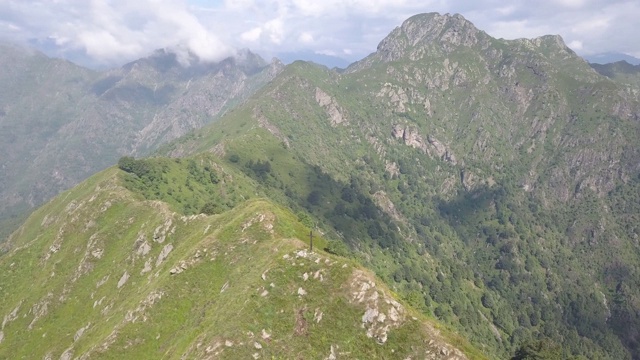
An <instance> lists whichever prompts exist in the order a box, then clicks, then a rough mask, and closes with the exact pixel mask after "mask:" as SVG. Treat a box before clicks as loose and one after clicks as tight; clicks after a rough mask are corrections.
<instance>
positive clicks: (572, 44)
mask: <svg viewBox="0 0 640 360" xmlns="http://www.w3.org/2000/svg"><path fill="white" fill-rule="evenodd" d="M567 46H569V48H571V49H572V50H574V51H580V50H582V47H583V44H582V41H580V40H573V41H571V42H570V43H569V44H567Z"/></svg>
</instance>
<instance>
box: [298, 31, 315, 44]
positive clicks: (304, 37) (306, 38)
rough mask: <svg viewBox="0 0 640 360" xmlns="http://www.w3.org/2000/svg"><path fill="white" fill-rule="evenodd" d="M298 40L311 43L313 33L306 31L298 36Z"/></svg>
mask: <svg viewBox="0 0 640 360" xmlns="http://www.w3.org/2000/svg"><path fill="white" fill-rule="evenodd" d="M298 41H299V42H301V43H303V44H311V43H313V35H311V33H308V32H306V31H305V32H303V33H301V34H300V36H298Z"/></svg>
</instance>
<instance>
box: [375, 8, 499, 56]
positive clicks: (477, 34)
mask: <svg viewBox="0 0 640 360" xmlns="http://www.w3.org/2000/svg"><path fill="white" fill-rule="evenodd" d="M487 38H488V36H487V35H486V34H485V33H484V32H483V31H480V30H478V28H476V27H475V25H473V23H471V22H470V21H468V20H467V19H465V18H464V17H463V16H462V15H460V14H454V15H450V14H444V15H442V14H439V13H425V14H418V15H414V16H412V17H410V18H408V19H407V20H405V21H404V22H403V23H402V25H401V26H400V27H397V28H396V29H394V30H393V31H392V32H391V34H389V36H387V37H386V38H385V39H384V40H382V41H381V42H380V44H379V45H378V53H379V54H380V55H381V56H382V59H383V60H384V61H393V60H396V59H398V58H400V57H403V56H404V55H406V54H407V50H409V49H413V48H416V47H420V48H423V47H430V48H431V47H434V48H439V49H441V50H442V51H444V52H446V53H449V52H451V51H453V50H454V49H455V48H458V47H459V46H473V45H475V44H478V43H479V42H481V41H483V40H485V39H487Z"/></svg>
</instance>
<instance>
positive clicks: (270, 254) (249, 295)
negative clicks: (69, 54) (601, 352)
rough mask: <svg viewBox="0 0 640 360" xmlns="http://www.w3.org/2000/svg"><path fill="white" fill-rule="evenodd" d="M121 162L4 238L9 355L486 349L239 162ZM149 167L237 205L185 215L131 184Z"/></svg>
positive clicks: (354, 354) (462, 354)
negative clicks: (321, 232) (342, 252)
mask: <svg viewBox="0 0 640 360" xmlns="http://www.w3.org/2000/svg"><path fill="white" fill-rule="evenodd" d="M121 167H123V168H126V169H128V170H129V171H132V172H131V173H125V172H124V171H121V170H119V169H116V168H110V169H107V170H105V171H103V172H101V173H99V174H97V175H95V176H93V177H91V178H89V179H88V180H86V181H84V182H82V183H81V184H80V185H78V186H76V187H75V188H74V189H72V190H70V191H67V192H65V193H63V194H61V195H60V196H58V197H56V198H55V199H54V200H52V201H51V202H49V203H48V204H46V205H45V206H43V207H41V208H40V209H38V210H37V211H35V212H34V213H33V214H32V215H31V216H30V217H29V219H28V221H27V222H26V223H25V224H24V225H23V226H22V227H21V228H20V230H18V231H17V232H16V233H14V234H13V235H12V237H11V239H10V240H9V242H7V243H5V244H4V248H3V250H4V255H2V256H1V257H0V264H1V266H2V268H3V269H5V271H3V272H2V273H1V274H0V283H1V284H2V287H0V293H1V296H2V299H3V301H2V302H1V304H0V314H2V316H3V317H4V318H3V319H4V320H3V322H2V328H1V329H0V357H1V358H44V359H54V358H55V359H57V358H60V359H72V358H73V359H78V358H79V359H86V358H92V359H94V358H131V359H133V358H135V359H146V358H149V359H158V358H165V359H184V358H199V359H211V358H224V359H238V358H255V359H258V358H274V357H275V358H288V359H292V358H309V359H319V358H328V359H337V358H398V357H399V358H407V357H426V358H430V359H458V360H462V359H485V357H483V356H482V355H481V354H480V353H479V352H478V350H475V349H474V348H473V347H471V346H470V345H468V343H466V342H465V341H464V340H463V339H460V338H459V337H457V336H456V335H455V334H453V333H452V332H450V331H449V330H447V329H445V328H442V327H441V326H440V325H438V324H437V323H436V322H435V321H434V320H433V319H429V318H427V317H425V316H424V315H422V314H420V313H419V312H417V311H415V310H414V309H412V308H410V307H409V306H407V304H405V303H404V302H403V301H401V300H399V299H397V297H396V295H395V294H394V293H393V292H392V291H391V290H390V289H389V288H388V287H387V286H385V285H384V283H382V282H381V281H380V280H379V279H377V278H376V277H375V275H374V274H372V273H371V271H369V270H366V269H364V268H362V267H361V266H360V265H358V264H357V263H356V262H354V261H352V260H348V259H345V258H342V257H339V256H335V255H332V254H329V253H326V252H324V251H322V250H318V248H320V249H321V248H322V247H324V246H326V240H325V239H324V238H322V237H319V236H317V235H316V238H315V239H314V245H315V246H316V248H315V249H314V250H310V249H309V247H308V244H307V243H305V242H303V241H301V239H305V238H308V237H307V236H308V233H309V228H307V227H306V226H305V225H303V224H302V223H301V222H300V221H299V220H298V217H297V216H295V215H294V214H292V213H291V212H290V211H289V210H287V209H285V208H283V207H281V206H279V205H277V204H275V203H273V202H272V201H270V200H268V199H264V198H260V196H264V193H263V191H261V190H260V189H259V188H257V187H256V183H255V182H254V181H252V180H251V179H249V178H248V177H247V176H246V175H244V174H243V173H242V172H239V171H237V170H236V169H234V168H233V167H230V166H227V165H226V164H224V163H220V162H219V160H216V159H215V158H213V157H212V156H208V155H205V156H199V157H196V158H192V159H184V160H180V159H177V160H169V159H152V160H148V161H136V160H130V162H127V161H126V159H125V161H121ZM143 167H145V168H146V170H147V171H149V172H150V173H154V177H153V179H156V180H160V182H161V183H164V181H165V180H166V181H167V182H168V183H170V184H171V185H172V186H176V187H178V186H179V187H180V192H181V193H183V194H182V195H194V194H195V193H197V192H198V191H200V190H207V191H211V192H213V193H216V194H218V195H219V196H222V197H225V200H226V202H227V203H231V202H235V203H234V206H233V207H232V208H231V209H228V210H223V211H219V212H218V213H217V214H216V215H211V216H207V215H204V214H200V215H191V216H185V215H183V214H181V213H177V212H175V211H174V209H175V208H176V207H175V206H174V205H173V204H171V203H166V202H162V201H158V200H145V199H143V198H142V196H141V195H142V194H140V193H137V192H134V191H131V190H128V186H127V185H126V184H127V183H130V182H132V181H133V182H138V181H141V180H144V181H149V182H153V181H154V180H152V177H149V176H146V175H143V176H142V177H139V176H138V175H136V174H139V172H138V171H140V169H141V168H143ZM214 179H215V180H214ZM183 189H184V192H183V191H182V190H183ZM190 189H193V193H192V192H191V190H190ZM255 193H258V194H259V196H256V195H254V194H255ZM240 197H242V198H246V200H241V199H240ZM191 199H192V200H197V199H198V197H197V196H196V197H192V198H191ZM219 205H221V204H219ZM36 234H39V235H37V240H36V241H34V238H33V236H34V235H36Z"/></svg>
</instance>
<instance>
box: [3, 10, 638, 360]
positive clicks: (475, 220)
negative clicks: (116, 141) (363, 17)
mask: <svg viewBox="0 0 640 360" xmlns="http://www.w3.org/2000/svg"><path fill="white" fill-rule="evenodd" d="M162 55H166V54H162ZM158 56H159V55H158ZM160 58H163V57H160ZM153 59H155V58H154V57H151V58H150V59H146V60H141V61H139V62H136V63H134V64H133V65H128V66H125V67H123V68H122V69H120V70H117V71H116V72H127V71H129V72H127V74H129V73H130V72H131V71H132V70H131V69H135V68H136V67H143V66H151V67H152V68H154V69H158V70H157V71H158V72H161V70H159V69H163V68H164V67H163V66H162V64H163V61H155V60H153ZM61 66H62V65H61ZM66 66H72V65H69V64H67V65H66ZM173 68H174V69H181V70H180V71H177V70H176V72H178V73H180V72H181V71H195V72H196V73H197V71H198V70H185V68H178V67H173ZM259 68H260V69H262V70H259V71H258V70H256V72H255V74H261V76H259V78H260V79H262V82H259V83H258V82H256V83H255V85H254V86H253V87H251V88H252V89H254V91H253V92H252V94H251V95H249V94H247V95H246V96H244V97H242V98H241V99H242V101H238V102H237V106H234V107H233V108H229V109H228V110H227V111H224V114H223V115H221V116H219V117H217V118H216V120H217V121H215V122H211V121H200V122H197V121H198V114H199V113H198V111H200V110H193V108H192V107H194V106H195V109H199V108H200V107H201V106H202V107H206V106H210V103H209V101H211V99H209V100H207V99H202V100H199V101H193V98H194V97H196V95H197V94H201V93H202V90H199V91H197V92H194V93H193V94H192V95H191V96H190V97H181V98H179V99H182V100H180V101H182V102H179V101H178V100H176V101H178V102H175V103H174V106H173V107H172V106H167V107H166V108H165V110H163V111H167V113H166V114H167V115H166V117H165V119H167V122H163V121H161V120H158V122H157V124H165V125H164V126H159V127H160V128H162V129H175V127H173V125H169V124H175V123H174V122H173V121H171V119H180V114H185V115H184V117H183V118H182V119H183V120H182V122H183V123H191V122H192V121H193V122H194V123H193V125H192V126H190V127H188V128H189V129H195V128H197V127H200V126H202V125H204V123H205V122H206V123H209V122H211V123H210V124H208V125H205V126H204V127H202V128H200V129H197V130H194V131H192V132H190V133H189V134H188V135H187V136H183V137H178V136H179V135H182V134H179V133H178V132H175V133H173V132H171V131H169V130H166V131H163V130H160V131H150V132H144V131H140V130H139V132H138V133H137V135H136V137H135V138H133V139H131V140H130V142H129V143H127V144H128V145H127V146H128V147H126V151H115V152H114V154H113V156H114V158H115V159H117V158H118V157H119V156H122V155H136V156H140V155H145V154H152V157H150V158H144V159H135V158H133V157H129V156H125V157H121V158H120V160H119V162H118V166H117V167H112V168H109V169H107V170H105V171H102V172H100V173H98V174H96V175H94V176H92V177H91V178H89V179H88V180H86V181H84V182H83V183H81V184H80V185H78V186H77V187H75V188H74V189H72V190H70V191H67V192H65V193H63V194H61V195H59V196H57V197H56V198H55V199H54V200H53V201H52V202H50V203H48V204H47V205H45V206H44V207H42V208H40V209H39V210H37V211H36V212H34V213H33V214H32V215H31V216H30V217H29V219H28V220H27V221H26V222H25V223H24V224H23V225H22V226H21V227H20V228H19V229H18V230H17V231H16V232H14V233H13V234H12V235H11V237H10V238H9V240H8V241H7V242H6V243H5V244H4V246H3V251H4V255H1V256H0V263H1V264H2V267H3V268H7V269H10V271H8V272H6V273H5V274H3V275H2V276H3V280H2V282H1V283H2V284H10V285H6V286H3V287H2V290H0V291H2V292H3V297H4V298H6V299H9V300H8V301H5V302H3V304H2V305H0V315H2V314H4V316H5V321H4V322H3V326H2V333H0V334H2V336H1V337H0V338H4V343H0V351H6V352H5V354H9V353H20V354H22V353H25V351H28V350H29V351H30V349H32V348H33V349H37V352H38V353H39V354H40V355H38V356H39V357H43V356H44V357H46V356H49V358H53V357H54V356H55V357H58V356H60V357H63V358H65V359H70V358H76V357H77V358H89V357H91V358H93V357H118V356H129V357H137V356H138V355H137V354H148V355H146V356H149V357H158V356H160V357H162V356H164V357H170V358H178V357H181V356H182V357H199V358H204V357H207V356H210V357H211V358H214V357H216V356H218V357H230V358H233V357H243V356H245V357H246V356H258V357H262V356H276V357H278V356H279V357H284V358H291V357H299V358H334V359H335V358H364V357H367V358H368V357H381V358H406V357H411V358H413V357H427V358H429V356H431V358H452V359H453V358H464V357H467V358H483V357H485V356H486V357H487V358H515V359H525V358H528V357H526V356H529V355H530V356H534V355H535V354H534V353H537V354H538V355H539V356H538V355H536V356H538V357H537V358H549V359H553V358H589V359H592V358H597V359H637V358H640V348H639V344H640V332H638V329H640V290H638V289H640V273H638V270H637V269H638V265H639V264H640V242H639V241H638V236H639V235H638V232H639V231H640V229H639V228H638V225H637V224H638V223H640V222H639V220H640V207H639V205H638V204H640V153H639V150H640V149H639V146H638V145H639V144H638V139H639V138H640V136H639V135H640V101H639V98H638V91H639V90H640V87H639V85H638V82H637V80H636V79H635V77H634V76H635V72H636V69H635V68H633V67H631V68H629V66H627V65H625V64H622V63H619V64H613V65H609V66H596V65H595V64H589V63H587V62H586V61H585V60H583V59H582V58H580V57H579V56H578V55H576V54H575V53H574V52H573V51H572V50H571V49H569V48H568V47H567V46H566V45H565V44H564V42H563V40H562V38H560V37H559V36H543V37H540V38H535V39H518V40H503V39H495V38H492V37H490V36H489V35H487V34H486V33H485V32H483V31H481V30H479V29H477V28H476V27H475V26H474V25H473V24H472V23H470V22H469V21H467V20H466V19H464V17H462V16H461V15H449V14H446V15H441V14H435V13H431V14H420V15H416V16H414V17H411V18H409V19H407V20H406V21H405V22H403V23H402V25H401V26H399V27H398V28H396V29H395V30H394V31H392V32H391V33H390V34H389V35H388V36H387V37H386V38H385V39H383V40H382V41H381V42H380V44H379V45H378V48H377V51H376V52H374V53H372V54H371V55H369V56H368V57H366V58H364V59H362V60H360V61H357V62H355V63H353V64H351V65H350V66H349V67H347V68H346V69H344V70H343V71H335V70H330V69H327V68H326V67H323V66H319V65H316V64H313V63H308V62H302V61H298V62H294V63H292V64H290V65H287V66H286V67H281V66H278V64H277V63H272V64H271V65H266V64H264V63H262V65H261V67H259ZM127 69H129V70H127ZM187 69H188V68H187ZM162 74H164V75H162V76H160V75H158V77H157V78H156V79H161V80H163V81H166V82H165V83H160V80H156V81H158V84H160V85H159V87H158V88H154V91H153V92H152V93H151V94H153V96H154V97H151V95H149V94H150V93H149V92H148V91H145V90H139V89H138V88H137V87H135V86H134V87H133V89H131V87H126V86H121V87H120V86H116V87H115V89H116V90H113V89H114V85H113V84H111V83H110V81H113V80H109V79H111V77H113V76H115V78H113V79H117V77H118V76H119V75H113V74H111V75H104V74H103V75H101V76H102V78H101V79H102V80H101V81H102V83H101V84H104V88H106V89H109V90H105V91H104V92H101V91H102V87H100V86H98V87H97V88H96V87H95V84H99V83H100V82H97V81H94V82H92V84H93V86H94V87H92V91H93V94H94V95H91V96H96V97H98V98H101V97H103V96H105V94H109V93H110V91H113V92H112V93H111V95H108V96H111V97H112V98H113V99H119V100H118V101H120V102H122V103H126V102H125V99H126V100H128V101H129V102H130V103H131V106H130V107H128V108H127V107H121V108H118V109H120V110H118V111H122V113H125V110H124V109H129V110H135V111H140V113H142V114H147V113H146V112H144V111H145V110H144V109H145V107H144V106H142V107H139V106H134V105H133V104H134V101H135V104H144V103H145V101H146V102H150V100H149V99H150V98H153V99H157V98H156V97H155V96H160V97H161V96H163V95H161V94H163V91H162V88H163V86H171V85H170V84H173V83H175V82H176V81H178V80H176V79H179V78H182V79H183V80H182V81H183V84H184V79H186V78H187V77H189V76H191V77H195V75H189V76H186V77H185V76H183V77H181V76H177V75H167V74H166V73H162ZM265 74H268V75H269V76H268V75H265ZM621 74H631V75H629V76H622V75H621ZM89 75H90V74H89ZM89 75H87V76H89ZM171 76H175V77H171ZM254 76H256V75H254ZM191 77H189V78H191ZM125 78H126V76H125V77H123V78H122V79H125ZM122 79H118V80H117V81H116V83H117V84H120V81H122ZM170 80H171V81H170ZM136 81H140V82H139V83H144V84H150V83H151V82H142V81H141V80H136ZM208 81H211V79H209V80H207V81H204V80H203V81H202V83H201V84H202V85H201V86H202V87H203V88H206V86H207V85H206V84H207V83H208ZM139 83H138V84H139ZM186 83H187V84H188V80H187V81H186ZM163 84H164V85H163ZM174 86H175V85H174ZM184 86H185V87H187V85H184ZM190 86H193V85H190ZM190 86H189V87H190ZM146 88H147V89H150V87H149V86H147V87H146ZM136 89H137V90H139V91H137V90H136ZM158 89H160V91H158ZM98 93H100V95H98ZM70 101H71V100H70ZM166 103H168V102H164V104H166ZM140 109H143V110H140ZM168 109H171V111H169V110H168ZM220 109H222V107H220ZM114 111H115V110H114ZM49 112H50V111H49ZM218 113H220V110H218V112H216V114H218ZM209 116H210V118H211V120H213V117H214V116H213V115H209ZM112 118H116V119H117V118H118V117H117V116H110V117H108V119H112ZM122 118H123V119H124V118H125V117H124V116H122ZM131 118H133V119H137V118H136V117H135V116H134V115H131ZM139 118H140V119H142V118H145V119H147V118H148V117H144V116H142V115H140V117H139ZM122 121H123V122H124V120H122ZM145 126H146V125H145ZM142 128H144V127H142ZM108 131H109V129H107V128H105V129H104V132H105V133H106V132H108ZM3 133H4V132H3ZM166 133H169V134H172V135H171V136H164V134H166ZM174 135H175V136H174ZM120 137H121V138H122V134H120ZM165 141H169V142H168V143H164V144H162V145H161V143H163V142H165ZM49 153H50V155H51V156H55V155H56V154H58V155H60V154H61V153H60V152H59V151H57V150H56V151H53V150H52V151H49ZM114 158H111V159H114ZM112 162H115V161H113V160H112ZM7 183H11V182H7ZM309 232H311V234H312V236H313V234H314V233H315V234H316V236H317V239H316V250H315V252H310V251H303V249H306V248H307V246H308V245H310V243H309V242H308V241H307V239H308V236H309ZM301 240H302V241H306V243H304V242H301ZM198 254H199V255H198ZM212 254H215V255H212ZM347 259H348V260H347ZM322 263H325V264H337V265H338V268H339V269H345V270H337V269H336V268H331V265H330V266H329V267H324V266H323V265H321V264H322ZM314 264H315V265H314ZM252 265H254V266H252ZM333 266H335V265H333ZM363 267H365V268H367V269H369V270H366V269H365V268H363ZM316 273H317V274H318V275H317V277H316ZM270 274H273V275H270ZM374 274H375V275H374ZM321 275H323V276H324V277H326V278H327V279H329V278H330V279H335V281H334V280H332V281H331V282H330V283H326V285H323V284H321V283H322V282H321V281H320V282H317V283H314V282H313V280H312V279H311V278H313V279H315V280H317V279H320V276H321ZM271 276H274V279H276V280H277V281H276V280H274V281H273V284H271V283H269V284H268V285H267V283H268V282H269V281H272V280H269V279H270V277H271ZM118 279H119V280H118ZM349 279H350V280H349ZM354 279H357V281H356V280H354ZM309 281H311V282H309ZM345 281H346V282H345ZM354 281H355V282H354ZM363 283H367V284H368V285H362V284H363ZM383 283H384V284H386V285H384V284H383ZM105 284H106V285H105ZM307 284H308V285H307ZM312 284H314V285H312ZM354 284H356V285H354ZM371 284H376V285H378V284H379V286H380V287H379V288H377V289H378V290H376V292H375V293H376V294H377V295H374V294H373V293H371V295H367V294H368V293H366V291H368V289H370V288H372V286H374V285H371ZM103 285H104V286H105V287H104V288H103V287H102V286H103ZM233 285H236V286H233ZM271 285H273V286H271ZM312 286H313V287H312ZM323 286H327V287H324V288H323ZM307 287H308V288H307ZM354 287H356V288H359V289H361V290H359V291H360V292H358V291H356V290H355V289H354ZM114 288H115V290H114ZM365 288H366V289H365ZM279 289H283V290H279ZM310 289H312V290H310ZM322 289H324V290H322ZM363 289H364V290H363ZM227 290H228V291H229V294H230V296H232V298H225V296H226V295H225V292H226V291H227ZM114 291H115V292H114ZM362 291H364V292H365V293H366V294H365V295H363V296H364V297H363V299H364V298H369V299H372V298H375V299H376V304H386V305H383V306H384V308H380V307H376V306H377V305H376V306H373V305H372V303H369V302H365V301H364V300H363V301H359V300H358V299H360V295H359V294H361V293H362ZM314 293H316V294H324V295H314ZM262 294H264V295H262ZM307 296H308V297H307ZM316 296H317V297H316ZM323 296H325V297H327V298H326V299H323V298H322V297H323ZM369 296H370V297H369ZM396 296H397V298H396ZM318 297H319V298H320V299H319V298H318ZM176 299H179V300H176ZM396 303H397V304H398V306H396V305H395V304H396ZM81 304H82V305H81ZM165 304H167V305H165ZM82 306H83V307H82ZM389 306H391V307H389ZM80 307H82V310H78V309H80ZM392 308H393V309H395V310H393V309H392ZM329 309H332V310H329ZM400 309H402V310H400ZM338 310H340V311H343V312H338ZM330 311H331V312H332V311H336V312H335V313H333V314H334V315H331V316H330V317H327V318H324V319H327V320H329V319H330V320H329V321H327V322H326V323H325V322H323V320H322V319H323V318H322V315H319V314H327V315H328V314H330V313H331V312H330ZM77 312H79V313H80V314H83V315H81V316H78V315H77V314H78V313H77ZM394 312H395V314H394ZM400 313H402V314H405V315H406V314H411V315H410V316H408V315H407V316H408V317H407V316H405V317H399V316H398V315H397V314H400ZM84 314H86V315H84ZM216 314H220V315H216ZM231 314H233V315H234V318H233V319H234V321H236V322H237V323H238V326H233V325H231V324H230V322H231V320H230V319H231V318H230V317H229V316H231ZM349 314H350V315H349ZM374 314H375V315H374ZM381 314H382V316H381ZM317 317H321V320H320V321H318V320H317ZM394 319H402V321H400V322H398V320H394ZM406 319H411V321H408V322H405V321H404V320H406ZM389 321H390V322H389ZM282 324H286V326H285V325H282ZM325 324H328V325H326V326H328V327H327V328H323V326H325ZM5 325H6V327H5ZM58 326H60V327H61V329H62V330H61V331H54V330H53V329H55V328H56V327H58ZM277 326H280V327H277ZM83 329H84V330H83ZM216 329H219V330H216ZM381 329H387V330H384V331H385V332H384V333H380V332H379V331H380V330H381ZM390 329H391V330H393V331H391V330H390ZM416 329H419V330H416ZM434 329H435V330H434ZM338 330H340V331H344V333H341V332H338ZM390 331H391V332H390ZM168 333H172V334H173V333H176V334H179V336H173V337H170V338H169V339H167V334H168ZM17 334H20V335H21V336H16V335H17ZM74 334H75V335H74ZM78 334H79V335H78ZM259 334H260V335H259ZM265 334H266V335H265ZM274 334H277V336H276V335H274ZM339 334H342V335H340V336H335V335H339ZM382 334H384V336H383V335H382ZM410 334H412V336H410ZM455 334H458V335H455ZM76 337H77V339H76ZM318 338H319V339H318ZM383 338H384V339H385V341H382V339H383ZM42 339H45V340H42ZM162 339H167V340H162ZM269 339H273V341H271V340H269ZM0 341H2V340H0ZM301 341H302V342H301ZM303 342H304V344H303ZM376 343H377V344H376ZM227 344H230V345H227ZM256 344H257V345H256ZM252 346H253V348H252ZM372 347H373V349H372ZM208 349H211V350H210V351H209V352H207V351H208ZM398 349H403V350H402V352H399V353H396V351H399V350H398ZM149 351H150V352H149ZM294 352H295V354H294ZM305 352H307V353H308V354H310V355H309V356H305V355H304V353H305ZM544 352H546V355H541V354H542V353H544ZM0 354H1V353H0ZM65 354H67V355H65ZM154 354H155V355H154ZM545 356H546V357H545ZM529 358H531V357H529Z"/></svg>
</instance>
